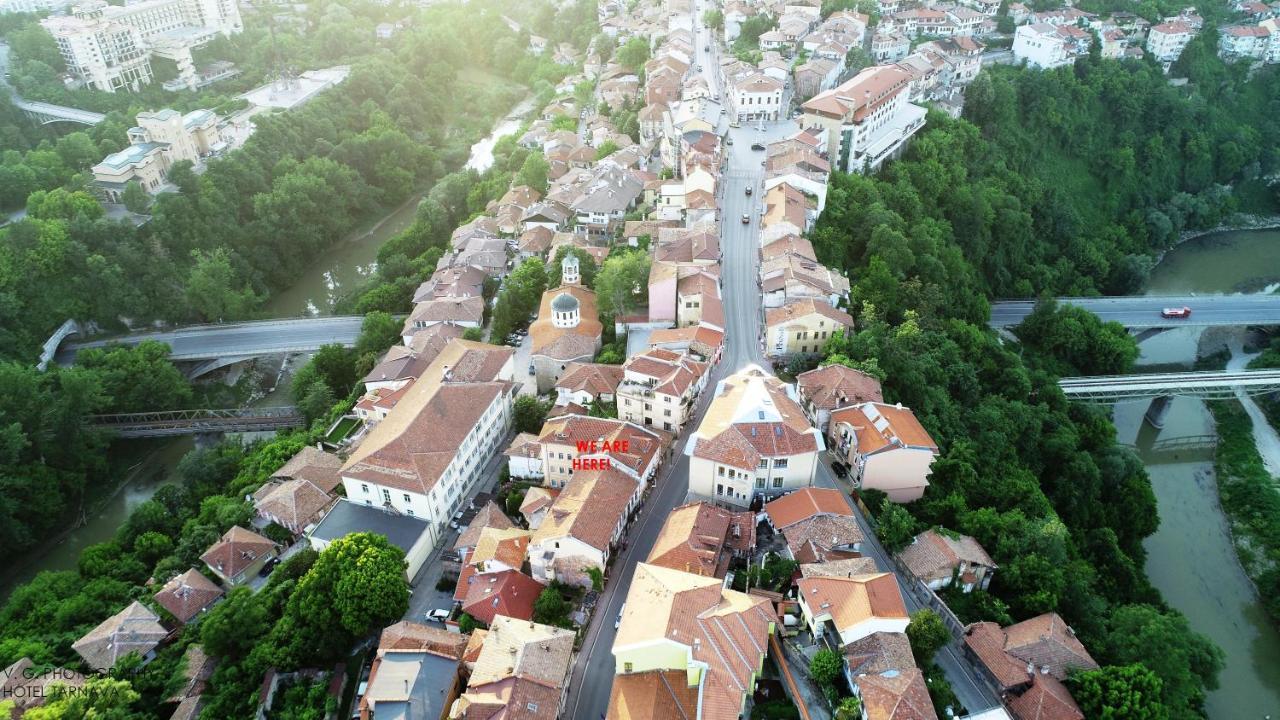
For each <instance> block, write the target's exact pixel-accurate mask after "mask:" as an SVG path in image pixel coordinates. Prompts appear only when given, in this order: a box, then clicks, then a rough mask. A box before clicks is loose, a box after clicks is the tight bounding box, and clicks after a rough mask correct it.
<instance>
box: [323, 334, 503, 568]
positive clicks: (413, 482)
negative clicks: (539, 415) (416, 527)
mask: <svg viewBox="0 0 1280 720" xmlns="http://www.w3.org/2000/svg"><path fill="white" fill-rule="evenodd" d="M455 372H458V373H461V375H460V376H461V377H464V378H465V379H463V380H459V379H457V377H459V376H455ZM513 377H514V366H513V360H512V354H511V348H502V347H498V346H494V345H489V344H487V343H479V342H470V341H467V340H453V341H451V342H450V345H449V346H448V347H446V348H445V350H444V351H443V352H441V353H440V355H439V356H438V357H437V358H436V359H435V361H434V362H432V363H431V366H430V367H428V368H427V370H426V371H425V372H423V374H422V377H420V378H418V379H417V380H416V381H415V382H414V383H413V384H412V385H410V386H409V388H408V389H407V390H406V391H404V394H403V396H402V397H401V398H400V401H399V402H398V403H397V404H396V406H395V407H394V408H392V409H391V411H390V412H389V413H388V414H387V416H386V418H384V419H383V420H382V421H380V422H379V423H378V424H377V425H375V426H374V427H373V429H372V430H370V431H369V434H368V435H366V436H365V438H364V440H363V441H362V442H361V443H360V445H359V446H358V447H357V448H356V449H355V451H354V452H352V454H351V456H350V457H349V458H348V459H347V462H346V463H345V464H344V465H343V466H342V469H341V471H340V474H341V476H342V484H343V487H344V488H345V489H346V496H347V498H348V499H349V500H350V501H351V502H355V503H363V504H365V505H368V506H372V507H380V508H383V509H386V510H389V511H392V512H395V513H398V514H401V515H407V516H410V517H414V518H419V519H421V520H424V521H426V522H427V523H428V532H429V533H430V535H431V538H430V539H431V542H430V544H431V546H433V547H434V545H435V544H437V543H438V542H439V540H440V537H441V535H442V533H443V531H444V528H445V526H446V523H447V522H448V520H449V518H450V516H452V515H453V514H454V513H455V512H456V511H457V510H458V508H459V507H461V505H462V502H463V500H464V499H465V498H466V496H467V494H468V493H470V491H471V490H473V489H474V488H475V487H476V485H477V484H478V483H479V482H480V481H481V479H482V474H483V470H484V468H485V466H486V465H487V464H488V462H489V460H490V459H491V458H492V457H493V456H494V455H495V454H496V453H497V452H499V451H500V450H502V449H503V448H502V446H501V443H502V441H503V440H504V439H505V437H506V434H507V430H508V429H509V428H510V427H511V404H512V401H513V400H514V398H515V392H516V388H517V385H516V384H515V383H514V382H512V379H513Z"/></svg>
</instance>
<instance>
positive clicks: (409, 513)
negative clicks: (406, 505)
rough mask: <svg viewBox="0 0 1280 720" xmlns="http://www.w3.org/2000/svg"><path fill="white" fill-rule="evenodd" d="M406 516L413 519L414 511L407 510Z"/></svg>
mask: <svg viewBox="0 0 1280 720" xmlns="http://www.w3.org/2000/svg"><path fill="white" fill-rule="evenodd" d="M404 514H405V515H408V516H409V517H413V510H405V511H404Z"/></svg>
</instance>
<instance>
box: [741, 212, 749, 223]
mask: <svg viewBox="0 0 1280 720" xmlns="http://www.w3.org/2000/svg"><path fill="white" fill-rule="evenodd" d="M742 224H743V225H750V224H751V215H750V214H749V213H743V214H742Z"/></svg>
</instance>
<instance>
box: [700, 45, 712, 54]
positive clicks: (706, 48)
mask: <svg viewBox="0 0 1280 720" xmlns="http://www.w3.org/2000/svg"><path fill="white" fill-rule="evenodd" d="M702 52H711V46H710V45H703V46H702Z"/></svg>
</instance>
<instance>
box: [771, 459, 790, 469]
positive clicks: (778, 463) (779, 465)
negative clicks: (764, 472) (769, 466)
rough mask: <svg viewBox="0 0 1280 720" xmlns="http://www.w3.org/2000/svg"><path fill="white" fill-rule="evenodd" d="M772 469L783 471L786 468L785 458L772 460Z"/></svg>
mask: <svg viewBox="0 0 1280 720" xmlns="http://www.w3.org/2000/svg"><path fill="white" fill-rule="evenodd" d="M773 467H774V468H776V469H778V470H785V469H786V468H787V459H786V458H778V459H776V460H774V461H773Z"/></svg>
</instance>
